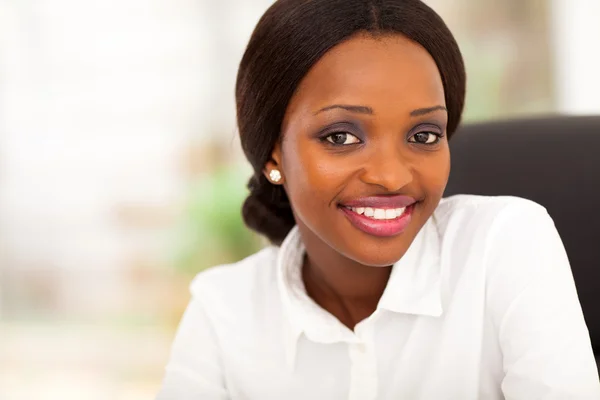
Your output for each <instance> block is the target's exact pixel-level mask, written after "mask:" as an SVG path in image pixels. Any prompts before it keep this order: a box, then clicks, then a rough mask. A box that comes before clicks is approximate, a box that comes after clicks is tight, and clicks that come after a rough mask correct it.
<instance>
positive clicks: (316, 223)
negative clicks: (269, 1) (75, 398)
mask: <svg viewBox="0 0 600 400" xmlns="http://www.w3.org/2000/svg"><path fill="white" fill-rule="evenodd" d="M464 96H465V72H464V66H463V61H462V58H461V54H460V51H459V49H458V46H457V44H456V42H455V40H454V38H453V36H452V34H451V33H450V31H449V30H448V28H447V27H446V26H445V24H444V23H443V21H442V20H441V19H440V18H439V16H437V15H436V14H435V12H434V11H432V10H431V9H430V8H429V7H427V6H426V5H425V4H423V3H422V2H420V1H418V0H312V1H309V0H279V1H276V2H275V3H274V4H273V5H272V6H271V8H270V9H269V10H268V11H267V12H266V14H265V15H264V16H263V17H262V19H261V20H260V22H259V23H258V26H257V27H256V30H255V31H254V33H253V35H252V38H251V39H250V43H249V44H248V47H247V50H246V53H245V54H244V57H243V59H242V62H241V65H240V69H239V74H238V80H237V90H236V98H237V111H238V125H239V131H240V137H241V141H242V146H243V149H244V152H245V154H246V156H247V158H248V159H249V161H250V163H251V164H252V166H253V168H254V172H255V174H254V177H253V178H252V180H251V182H250V185H249V188H250V195H249V197H248V199H247V200H246V202H245V204H244V207H243V216H244V219H245V221H246V223H247V225H248V226H250V227H251V228H253V229H254V230H256V231H257V232H260V233H261V234H263V235H265V236H267V237H268V238H269V239H270V241H271V242H272V243H273V245H274V246H271V247H268V248H266V249H264V250H262V251H260V252H259V253H257V254H255V255H253V256H251V257H249V258H247V259H245V260H243V261H240V262H239V263H237V264H234V265H229V266H221V267H218V268H214V269H211V270H209V271H207V272H203V273H201V274H199V275H198V276H197V278H196V279H195V280H194V282H193V284H192V286H191V290H192V294H193V299H192V301H191V303H190V304H189V306H188V309H187V311H186V313H185V315H184V317H183V320H182V322H181V325H180V327H179V331H178V333H177V337H176V339H175V342H174V345H173V350H172V355H171V360H170V362H169V365H168V367H167V372H166V377H165V380H164V384H163V389H162V391H161V394H160V395H159V398H160V399H260V400H263V399H277V400H294V399H302V400H305V399H310V400H313V399H328V400H331V399H352V400H369V399H412V400H414V399H435V400H438V399H460V400H465V399H502V398H508V399H527V400H530V399H592V398H600V384H599V382H598V376H597V371H596V366H595V362H594V358H593V355H592V350H591V346H590V339H589V336H588V331H587V328H586V326H585V323H584V320H583V316H582V312H581V308H580V305H579V302H578V298H577V294H576V291H575V286H574V283H573V278H572V275H571V272H570V268H569V263H568V260H567V256H566V254H565V251H564V248H563V245H562V243H561V241H560V238H559V236H558V234H557V232H556V229H555V227H554V224H553V222H552V220H551V218H550V217H549V216H548V214H547V213H546V211H545V209H544V208H543V207H541V206H539V205H537V204H535V203H533V202H530V201H527V200H523V199H518V198H512V197H495V198H488V197H478V196H468V195H464V196H455V197H451V198H448V199H442V194H443V192H444V188H445V185H446V182H447V180H448V175H449V172H450V154H449V150H448V139H449V138H451V137H452V134H453V133H454V132H455V130H456V128H457V126H458V124H459V121H460V117H461V112H462V109H463V102H464Z"/></svg>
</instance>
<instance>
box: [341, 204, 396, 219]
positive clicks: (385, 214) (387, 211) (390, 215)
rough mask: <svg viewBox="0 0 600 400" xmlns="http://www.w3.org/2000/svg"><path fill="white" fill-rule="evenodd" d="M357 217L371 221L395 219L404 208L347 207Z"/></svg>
mask: <svg viewBox="0 0 600 400" xmlns="http://www.w3.org/2000/svg"><path fill="white" fill-rule="evenodd" d="M347 208H349V209H351V210H352V211H354V212H355V213H357V214H359V215H364V216H366V217H369V218H373V219H380V220H382V219H396V218H398V217H399V216H401V215H402V214H404V211H405V210H406V208H371V207H347Z"/></svg>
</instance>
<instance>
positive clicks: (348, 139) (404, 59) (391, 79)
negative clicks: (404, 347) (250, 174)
mask: <svg viewBox="0 0 600 400" xmlns="http://www.w3.org/2000/svg"><path fill="white" fill-rule="evenodd" d="M334 105H344V106H346V105H351V106H358V108H348V107H343V108H340V107H333V108H331V107H332V106H334ZM445 106H446V104H445V99H444V88H443V85H442V80H441V77H440V74H439V71H438V69H437V66H436V64H435V61H434V60H433V58H432V57H431V56H430V55H429V53H428V52H427V51H426V50H425V49H424V48H422V47H421V46H420V45H418V44H417V43H415V42H412V41H411V40H409V39H407V38H406V37H404V36H401V35H388V36H379V37H373V36H371V35H367V34H360V35H357V36H354V37H352V38H350V39H349V40H347V41H345V42H343V43H341V44H339V45H338V46H336V47H334V48H333V49H331V50H330V51H329V52H327V53H326V54H325V55H324V56H323V57H322V58H321V59H320V60H319V61H318V62H317V63H316V64H315V65H314V66H313V68H312V69H311V70H310V71H309V72H308V74H307V75H306V76H305V77H304V79H303V80H302V82H301V83H300V85H299V87H298V89H297V91H296V93H295V94H294V96H293V97H292V99H291V101H290V103H289V105H288V108H287V110H286V114H285V118H284V121H283V124H282V136H281V140H280V142H279V143H278V144H277V145H276V146H275V148H274V150H273V153H272V159H271V161H269V162H268V163H267V165H266V167H265V174H267V177H268V174H269V172H270V171H271V170H272V169H278V170H279V171H280V172H281V174H282V177H283V178H282V180H281V181H280V182H279V183H278V184H283V185H284V188H285V190H286V192H287V194H288V197H289V199H290V203H291V205H292V210H293V212H294V216H295V218H296V222H297V224H298V228H299V230H300V233H301V236H302V239H303V242H304V244H305V246H306V258H305V263H304V266H303V279H304V284H305V286H306V290H307V292H308V294H309V296H311V297H312V298H313V299H314V300H315V301H316V302H317V304H319V305H320V306H321V307H323V308H324V309H325V310H327V311H329V312H330V313H331V314H333V315H334V316H335V317H337V318H338V319H339V320H340V321H341V322H342V323H343V324H345V325H346V326H348V327H349V328H351V329H352V328H354V326H355V325H356V324H357V323H358V322H360V321H361V320H363V319H365V318H366V317H368V316H369V315H371V314H372V313H373V312H374V311H375V309H376V307H377V303H378V301H379V299H380V298H381V295H382V294H383V291H384V289H385V287H386V284H387V281H388V278H389V275H390V272H391V265H392V264H394V263H395V262H397V261H398V260H399V259H400V258H402V256H403V255H404V254H405V252H406V251H407V249H408V248H409V246H410V245H411V243H412V242H413V240H414V238H415V236H416V235H417V233H418V232H419V230H420V229H421V228H422V226H423V225H424V224H425V222H426V221H427V220H428V219H429V217H430V216H431V215H432V213H433V211H434V210H435V208H436V207H437V205H438V203H439V201H440V199H441V197H442V194H443V192H444V189H445V187H446V183H447V181H448V175H449V172H450V152H449V149H448V142H447V139H446V125H447V118H448V117H447V112H446V111H445ZM324 108H329V109H327V110H324V111H320V110H323V109H324ZM331 134H334V135H333V136H331ZM328 135H329V136H328ZM438 135H439V136H438ZM332 142H334V143H332ZM397 194H401V195H407V196H411V197H413V198H414V199H415V200H417V201H418V203H417V204H416V205H415V208H414V210H413V214H412V220H411V222H410V224H409V225H408V227H407V228H406V229H405V230H404V231H403V232H402V233H401V234H399V235H396V236H393V237H384V238H382V237H376V236H373V235H370V234H367V233H365V232H363V231H361V230H359V229H357V228H355V227H354V226H353V225H351V223H350V221H349V220H348V219H347V217H346V216H345V215H344V213H343V212H342V211H341V210H340V207H341V205H343V204H345V202H347V201H350V200H353V199H357V198H361V197H366V196H381V195H383V196H385V195H397Z"/></svg>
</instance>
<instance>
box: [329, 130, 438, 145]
mask: <svg viewBox="0 0 600 400" xmlns="http://www.w3.org/2000/svg"><path fill="white" fill-rule="evenodd" d="M423 133H425V134H429V135H433V136H435V137H436V140H435V141H434V142H433V143H420V142H416V141H411V139H412V138H414V137H415V136H416V135H418V134H423ZM335 135H350V136H354V137H355V138H356V139H357V140H358V143H350V144H337V143H333V142H331V141H329V140H328V138H330V137H332V136H335ZM443 138H444V135H443V134H441V133H437V132H431V131H420V132H416V133H415V134H413V135H411V136H410V137H409V138H408V142H409V143H415V144H419V145H422V146H435V145H436V144H438V143H439V142H440V141H441V140H442V139H443ZM321 142H323V143H325V144H327V145H330V146H333V147H338V148H339V147H348V146H352V145H358V144H362V143H363V141H362V140H361V139H360V138H359V137H358V136H357V135H354V134H352V133H350V132H345V131H338V132H331V133H328V134H327V135H325V136H323V137H321Z"/></svg>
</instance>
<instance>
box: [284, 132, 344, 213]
mask: <svg viewBox="0 0 600 400" xmlns="http://www.w3.org/2000/svg"><path fill="white" fill-rule="evenodd" d="M282 150H283V160H284V161H283V164H284V173H285V176H286V182H287V185H286V190H287V191H288V195H289V197H290V200H292V201H294V199H299V198H300V197H308V198H312V199H314V201H320V202H323V201H326V202H327V203H329V202H330V201H331V200H332V199H333V197H334V196H335V193H336V189H337V188H339V187H341V186H342V184H343V183H344V181H345V179H346V176H347V175H348V174H349V171H348V163H347V162H345V163H344V162H340V161H341V160H338V159H339V158H336V157H335V156H334V155H331V154H328V153H327V151H325V150H324V149H323V148H322V145H321V144H320V143H318V142H315V143H313V142H310V141H305V140H302V141H293V140H289V141H287V142H286V143H284V145H283V147H282Z"/></svg>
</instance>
